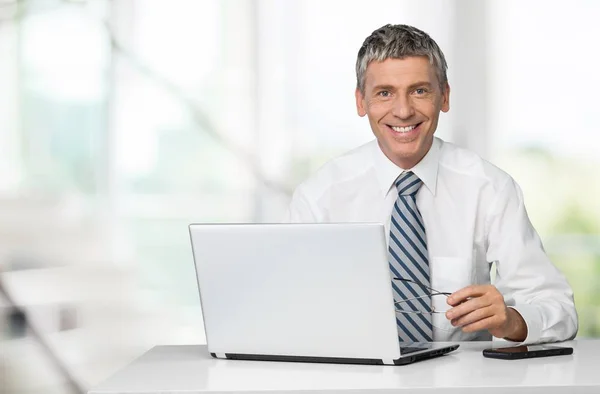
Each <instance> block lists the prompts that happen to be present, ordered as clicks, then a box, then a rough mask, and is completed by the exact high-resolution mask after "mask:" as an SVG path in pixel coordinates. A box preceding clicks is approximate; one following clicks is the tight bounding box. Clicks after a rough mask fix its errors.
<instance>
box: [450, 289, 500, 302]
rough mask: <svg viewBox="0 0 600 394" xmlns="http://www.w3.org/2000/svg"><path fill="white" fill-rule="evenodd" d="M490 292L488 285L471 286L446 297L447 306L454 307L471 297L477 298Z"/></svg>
mask: <svg viewBox="0 0 600 394" xmlns="http://www.w3.org/2000/svg"><path fill="white" fill-rule="evenodd" d="M489 290H490V285H471V286H467V287H464V288H462V289H460V290H457V291H455V292H454V293H452V294H451V295H450V296H448V300H447V302H448V305H452V306H456V305H458V304H460V303H461V302H464V301H466V300H468V299H469V298H472V297H479V296H482V295H484V294H485V293H487V292H488V291H489Z"/></svg>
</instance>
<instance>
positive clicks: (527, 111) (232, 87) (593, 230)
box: [0, 0, 600, 394]
mask: <svg viewBox="0 0 600 394" xmlns="http://www.w3.org/2000/svg"><path fill="white" fill-rule="evenodd" d="M599 15H600V2H596V1H592V0H587V1H586V0H570V1H566V0H554V1H541V0H531V1H526V2H524V1H517V0H497V1H492V0H490V1H477V0H448V1H444V0H419V1H417V0H414V1H413V0H402V1H400V0H373V1H369V2H364V1H357V0H352V1H344V0H327V1H321V0H202V1H195V0H170V1H152V0H113V1H110V0H0V341H1V342H0V393H3V394H8V393H11V394H17V393H19V394H25V393H27V394H37V393H50V394H53V393H83V392H85V391H86V390H87V389H88V388H89V387H91V386H93V385H95V384H97V383H99V382H100V381H102V380H103V379H105V378H107V377H108V376H109V375H111V374H112V373H114V372H116V371H117V370H119V369H120V368H122V367H123V366H125V365H126V364H128V363H129V362H130V361H131V360H133V359H134V358H135V357H137V356H139V355H140V354H141V353H142V352H144V351H145V350H148V349H149V348H151V347H152V346H155V345H161V344H190V343H197V344H202V343H206V338H205V336H204V330H203V323H202V313H201V309H200V303H199V298H198V289H197V283H196V279H195V273H194V266H193V260H192V254H191V248H190V241H189V235H188V228H187V226H188V224H189V223H193V222H215V223H225V222H249V223H262V222H277V221H280V220H281V218H282V217H283V215H284V213H285V210H286V207H287V204H288V202H289V200H290V197H291V193H292V192H293V190H294V188H295V187H296V186H297V185H298V184H299V183H300V182H302V181H303V180H304V179H305V178H306V177H308V176H309V175H310V174H311V173H313V172H314V171H316V170H317V169H318V168H319V167H320V166H321V165H323V164H324V163H325V162H326V161H327V160H329V159H331V158H333V157H335V156H337V155H339V154H341V153H343V152H345V151H347V150H350V149H352V148H354V147H356V146H358V145H361V144H363V143H366V142H368V141H370V140H371V139H373V135H372V133H371V131H370V128H369V125H368V122H367V120H366V119H363V118H360V117H358V116H357V114H356V109H355V102H354V100H355V99H354V88H355V83H356V81H355V74H354V63H355V59H356V54H357V51H358V48H359V47H360V45H361V44H362V41H363V39H364V38H365V37H366V36H368V35H369V34H370V33H371V32H372V31H373V30H375V29H376V28H377V27H380V26H382V25H384V24H386V23H405V24H411V25H414V26H416V27H419V28H420V29H422V30H424V31H426V32H428V33H429V34H430V35H431V36H432V37H433V38H434V39H435V40H436V41H437V42H438V44H439V45H440V47H441V48H442V50H443V51H444V53H445V55H446V59H447V61H448V64H449V69H448V77H449V82H450V86H451V99H450V104H451V110H450V112H449V113H447V114H442V115H441V118H440V124H439V127H438V131H437V133H436V135H437V136H439V137H441V138H443V139H445V140H447V141H450V142H453V143H456V144H459V145H462V146H464V147H467V148H469V149H472V150H474V151H476V152H477V153H479V154H480V155H482V156H483V157H484V158H486V159H487V160H489V161H491V162H492V163H494V164H495V165H497V166H499V167H500V168H502V169H504V170H506V171H507V172H508V173H510V174H511V175H512V176H513V177H514V178H515V180H516V181H517V182H518V183H519V184H520V186H521V187H522V189H523V192H524V196H525V203H526V207H527V210H528V213H529V215H530V218H531V221H532V222H533V224H534V226H535V228H536V229H537V231H538V232H539V233H540V236H541V238H542V241H543V243H544V247H545V249H546V251H547V253H548V254H549V256H550V257H551V259H552V261H553V262H554V263H555V264H556V266H558V267H559V268H560V269H561V270H562V272H563V273H564V274H565V275H566V277H567V279H568V281H569V283H570V284H571V286H572V287H573V289H574V292H575V301H576V306H577V310H578V313H579V318H580V328H579V333H578V338H591V337H599V336H600V290H598V289H599V288H600V237H599V235H600V204H599V203H598V202H599V201H600V186H599V185H600V173H599V171H598V168H600V155H599V154H598V151H599V149H600V127H599V126H598V122H597V116H596V115H597V113H598V108H597V107H598V102H599V101H598V96H597V95H598V92H599V91H600V73H598V71H597V64H598V63H599V61H600V55H599V54H598V51H597V50H596V44H597V43H596V42H595V41H596V40H595V38H597V37H600V24H598V16H599Z"/></svg>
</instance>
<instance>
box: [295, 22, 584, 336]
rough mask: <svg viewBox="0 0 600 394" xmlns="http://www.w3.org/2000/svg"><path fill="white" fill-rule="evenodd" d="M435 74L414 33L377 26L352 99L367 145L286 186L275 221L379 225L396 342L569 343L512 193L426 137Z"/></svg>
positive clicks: (549, 275) (433, 50) (570, 324)
mask: <svg viewBox="0 0 600 394" xmlns="http://www.w3.org/2000/svg"><path fill="white" fill-rule="evenodd" d="M446 69H447V65H446V60H445V58H444V55H443V53H442V51H441V50H440V48H439V47H438V45H437V44H436V42H435V41H434V40H433V39H432V38H431V37H429V36H428V35H427V34H426V33H425V32H423V31H421V30H419V29H416V28H414V27H411V26H406V25H386V26H383V27H381V28H380V29H377V30H375V31H374V32H373V33H372V34H371V35H370V36H369V37H367V38H366V40H365V41H364V43H363V45H362V47H361V48H360V50H359V52H358V58H357V62H356V77H357V87H356V93H355V95H356V107H357V111H358V115H360V116H361V117H364V116H367V118H368V120H369V124H370V126H371V130H372V131H373V134H374V135H375V140H374V141H372V142H371V143H368V144H366V145H363V146H361V147H358V148H357V149H355V150H353V151H351V152H349V153H347V154H345V155H343V156H341V157H339V158H336V159H334V160H332V161H330V162H329V163H327V164H326V165H325V166H323V167H322V168H321V169H320V170H319V171H318V172H317V173H316V174H315V175H314V176H313V177H312V178H310V179H309V180H307V181H306V182H304V183H302V184H301V185H300V186H298V188H297V189H296V191H295V193H294V195H293V198H292V202H291V204H290V208H289V211H288V216H287V220H288V221H291V222H381V223H384V224H385V227H386V231H387V234H388V259H389V266H390V271H391V276H392V278H394V279H393V280H392V282H391V284H390V285H391V286H392V288H393V293H394V299H395V302H396V305H397V312H398V313H397V325H398V335H399V337H400V340H401V341H403V342H423V341H448V340H451V341H458V340H489V339H491V337H492V336H494V337H498V338H505V339H507V340H511V341H515V342H520V343H525V344H530V343H538V342H553V341H560V340H566V339H571V338H573V337H574V336H575V334H576V333H577V326H578V322H577V313H576V311H575V306H574V302H573V292H572V290H571V288H570V286H569V284H568V283H567V281H566V280H565V278H564V276H563V275H562V274H561V273H560V272H559V271H558V270H557V269H556V268H555V267H554V265H553V264H552V263H551V262H550V260H549V259H548V257H547V255H546V254H545V252H544V250H543V247H542V244H541V241H540V239H539V236H538V235H537V233H536V231H535V230H534V228H533V227H532V225H531V223H530V221H529V218H528V216H527V212H526V210H525V206H524V201H523V195H522V193H521V190H520V188H519V186H518V185H517V184H516V183H515V182H514V180H513V179H512V178H511V177H510V176H509V175H508V174H506V173H505V172H503V171H502V170H500V169H498V168H497V167H495V166H493V165H492V164H490V163H489V162H487V161H485V160H483V159H482V158H480V157H479V156H477V155H476V154H475V153H473V152H470V151H468V150H465V149H462V148H460V147H457V146H455V145H453V144H450V143H448V142H444V141H442V140H441V139H439V138H436V137H434V133H435V130H436V128H437V125H438V120H439V115H440V112H447V111H449V110H450V86H449V84H448V80H447V76H446ZM341 247H343V246H341ZM492 263H495V268H496V280H495V282H494V284H491V269H492V267H494V265H493V264H492ZM448 294H449V296H448V297H446V295H448ZM435 312H442V313H435Z"/></svg>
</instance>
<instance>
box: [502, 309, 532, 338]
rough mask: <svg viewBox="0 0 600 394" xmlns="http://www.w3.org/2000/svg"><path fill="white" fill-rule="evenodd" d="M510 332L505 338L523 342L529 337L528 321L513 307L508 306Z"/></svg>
mask: <svg viewBox="0 0 600 394" xmlns="http://www.w3.org/2000/svg"><path fill="white" fill-rule="evenodd" d="M507 309H508V311H507V314H508V327H509V333H508V334H507V335H506V336H505V337H504V339H506V340H508V341H513V342H523V341H524V340H525V339H527V323H525V320H524V319H523V317H522V316H521V314H520V313H519V312H517V311H516V310H515V309H513V308H507Z"/></svg>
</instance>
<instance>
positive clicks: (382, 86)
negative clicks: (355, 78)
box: [373, 85, 396, 90]
mask: <svg viewBox="0 0 600 394" xmlns="http://www.w3.org/2000/svg"><path fill="white" fill-rule="evenodd" d="M373 90H396V88H395V87H393V86H392V85H375V86H373Z"/></svg>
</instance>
